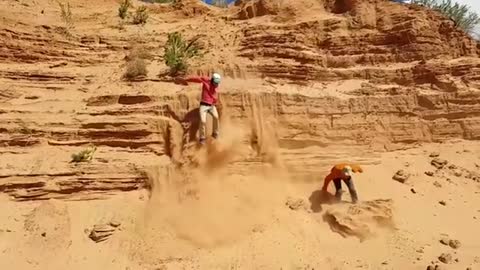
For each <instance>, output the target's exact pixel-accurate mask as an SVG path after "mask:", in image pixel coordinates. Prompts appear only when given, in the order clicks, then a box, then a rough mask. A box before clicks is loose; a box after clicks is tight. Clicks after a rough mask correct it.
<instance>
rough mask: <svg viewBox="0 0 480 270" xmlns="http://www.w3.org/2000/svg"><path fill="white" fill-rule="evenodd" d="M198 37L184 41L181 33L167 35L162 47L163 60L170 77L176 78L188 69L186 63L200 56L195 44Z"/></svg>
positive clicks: (198, 48)
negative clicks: (168, 69)
mask: <svg viewBox="0 0 480 270" xmlns="http://www.w3.org/2000/svg"><path fill="white" fill-rule="evenodd" d="M198 38H199V37H196V38H193V39H192V40H190V41H186V40H185V39H184V38H183V36H182V34H181V33H178V32H173V33H170V34H168V39H167V42H166V43H165V46H164V50H165V51H164V54H163V60H164V61H165V64H166V65H167V66H168V67H169V68H170V75H172V76H176V75H178V74H179V73H183V72H185V71H186V70H187V69H188V64H189V63H188V62H189V61H190V60H191V59H192V58H194V57H196V56H199V55H200V46H199V45H198V44H197V41H198Z"/></svg>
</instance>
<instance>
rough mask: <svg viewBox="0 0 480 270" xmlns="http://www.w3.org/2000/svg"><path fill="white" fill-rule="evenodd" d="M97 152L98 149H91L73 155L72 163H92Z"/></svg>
mask: <svg viewBox="0 0 480 270" xmlns="http://www.w3.org/2000/svg"><path fill="white" fill-rule="evenodd" d="M96 150H97V147H95V146H93V147H89V148H87V149H85V150H82V151H80V152H79V153H76V154H72V160H71V161H70V162H75V163H76V162H86V161H90V160H92V158H93V154H94V153H95V151H96Z"/></svg>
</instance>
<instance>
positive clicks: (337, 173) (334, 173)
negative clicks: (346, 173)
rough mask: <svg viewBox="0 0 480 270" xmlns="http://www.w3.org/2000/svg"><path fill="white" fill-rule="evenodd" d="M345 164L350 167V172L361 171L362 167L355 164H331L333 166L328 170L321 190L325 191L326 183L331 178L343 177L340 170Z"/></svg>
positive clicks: (328, 182)
mask: <svg viewBox="0 0 480 270" xmlns="http://www.w3.org/2000/svg"><path fill="white" fill-rule="evenodd" d="M345 166H350V167H351V168H352V172H354V173H357V172H359V173H362V172H363V169H362V168H361V167H360V166H359V165H357V164H345V163H341V164H337V165H335V166H333V168H332V169H331V170H330V174H329V175H327V176H326V177H325V180H324V182H323V188H322V190H323V191H327V188H328V184H330V182H331V181H332V180H334V179H343V173H342V170H343V168H345Z"/></svg>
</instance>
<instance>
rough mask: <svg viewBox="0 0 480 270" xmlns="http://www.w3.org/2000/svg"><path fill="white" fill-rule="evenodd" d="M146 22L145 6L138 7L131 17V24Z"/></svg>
mask: <svg viewBox="0 0 480 270" xmlns="http://www.w3.org/2000/svg"><path fill="white" fill-rule="evenodd" d="M147 20H148V11H147V7H146V6H139V7H138V8H137V10H136V11H135V15H133V24H146V23H147Z"/></svg>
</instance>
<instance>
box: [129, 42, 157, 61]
mask: <svg viewBox="0 0 480 270" xmlns="http://www.w3.org/2000/svg"><path fill="white" fill-rule="evenodd" d="M152 57H153V56H152V54H151V53H150V52H149V51H148V50H147V48H145V47H144V46H141V45H133V46H132V47H131V49H130V52H129V53H128V54H127V56H125V60H127V61H132V60H135V59H137V58H141V59H145V60H151V59H152Z"/></svg>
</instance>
